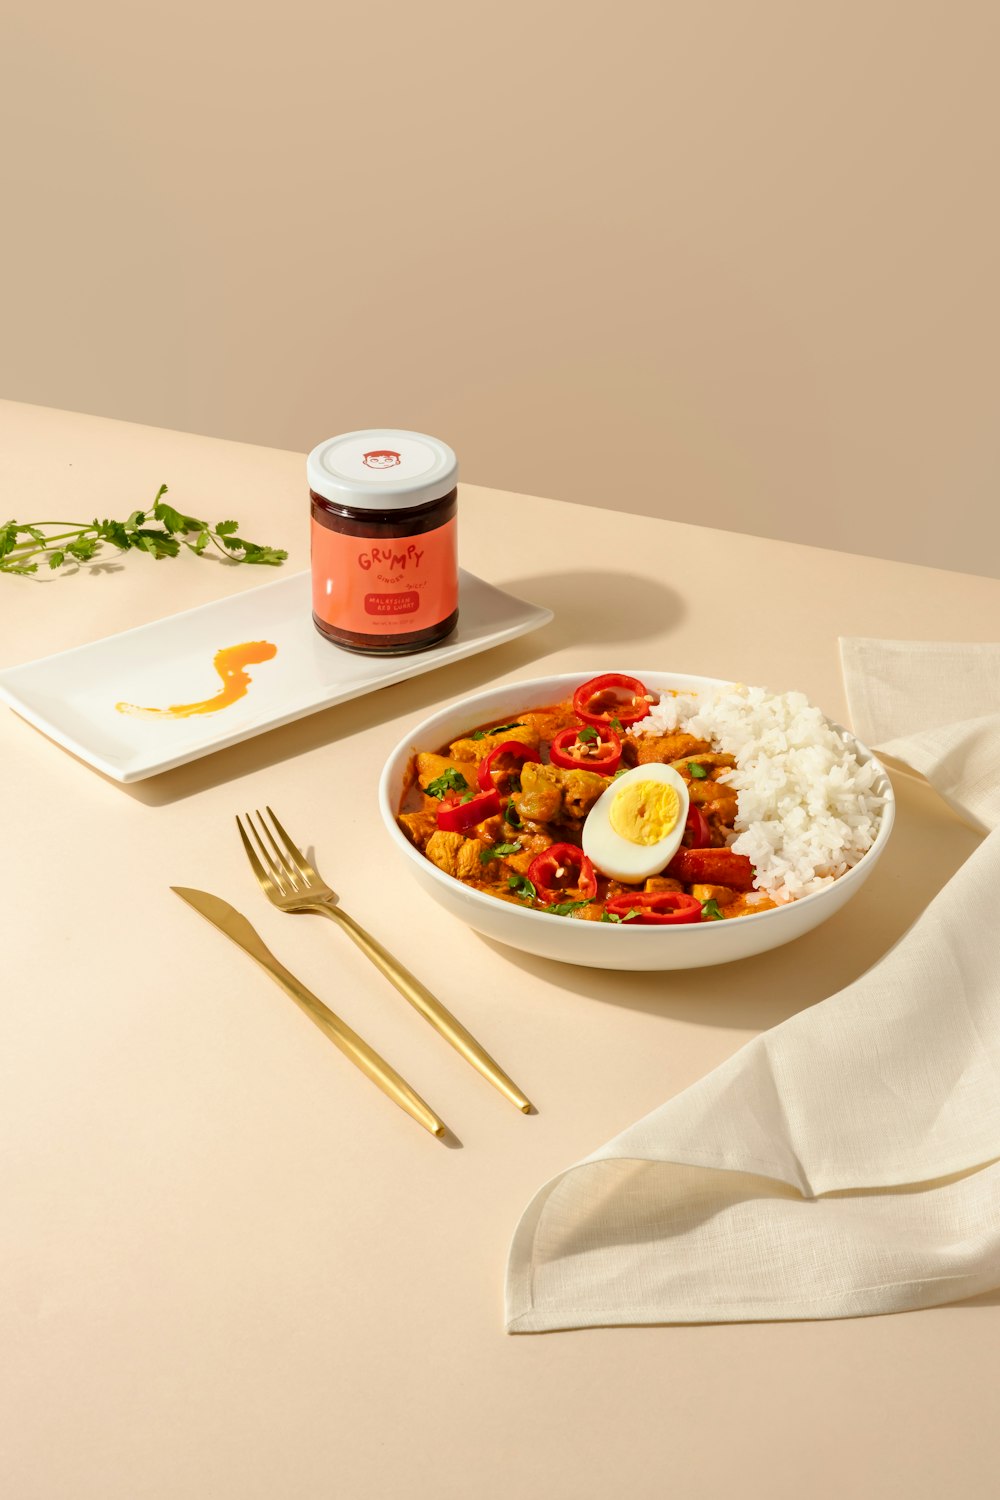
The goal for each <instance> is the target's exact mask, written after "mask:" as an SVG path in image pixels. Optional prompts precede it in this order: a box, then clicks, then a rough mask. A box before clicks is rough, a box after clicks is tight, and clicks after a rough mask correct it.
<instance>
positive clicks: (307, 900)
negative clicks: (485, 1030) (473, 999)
mask: <svg viewBox="0 0 1000 1500" xmlns="http://www.w3.org/2000/svg"><path fill="white" fill-rule="evenodd" d="M267 814H268V817H269V818H270V819H271V822H272V823H273V824H274V827H275V829H276V831H277V835H278V838H279V839H280V840H281V844H282V845H283V848H279V847H278V843H277V840H276V839H275V837H274V834H273V833H272V832H271V830H270V828H269V827H268V825H267V823H266V821H265V820H264V818H263V817H262V816H261V813H260V810H259V809H258V810H257V811H256V817H257V822H258V823H259V825H260V832H258V829H257V827H256V826H255V824H254V821H253V816H252V815H251V814H250V813H247V814H246V821H247V827H248V828H249V830H250V833H251V834H252V835H253V840H254V842H253V843H251V841H250V838H249V836H248V834H247V831H246V829H245V828H244V827H243V823H242V820H241V819H240V818H237V819H236V826H237V828H238V829H239V831H240V838H241V839H242V840H243V847H244V849H245V850H246V855H247V859H248V860H249V861H250V867H251V869H252V870H253V872H254V875H255V876H256V877H257V883H258V884H259V886H260V888H261V890H262V891H263V892H264V894H265V896H266V897H267V899H268V900H269V901H270V902H271V903H272V904H273V905H274V906H276V907H277V908H278V910H279V911H286V912H295V913H298V912H320V913H321V914H322V915H323V916H324V917H329V918H330V919H331V921H334V922H337V923H339V924H340V926H341V927H342V928H343V930H344V931H345V932H346V933H347V934H348V936H349V937H351V938H353V940H354V942H355V943H357V945H358V947H359V948H360V949H361V951H362V953H363V954H364V955H365V957H366V958H369V959H371V961H372V963H373V964H374V965H375V967H376V968H377V969H378V970H379V971H380V973H382V974H384V975H385V977H386V979H388V981H389V983H390V984H393V985H395V987H396V989H397V990H398V991H399V993H400V994H401V995H402V996H403V998H404V1000H408V1001H409V1002H410V1004H411V1005H412V1006H413V1008H414V1009H415V1010H418V1011H419V1012H420V1014H421V1015H422V1016H423V1017H424V1020H425V1021H429V1022H430V1024H431V1025H432V1026H433V1027H434V1030H435V1031H437V1032H439V1033H440V1035H441V1036H443V1037H444V1039H445V1041H447V1042H450V1043H451V1045H452V1046H453V1047H454V1048H455V1051H456V1052H459V1053H461V1055H462V1056H463V1057H464V1058H465V1060H466V1062H470V1063H471V1064H472V1066H473V1067H474V1068H476V1069H478V1071H479V1072H480V1073H482V1075H483V1077H484V1078H486V1079H488V1080H489V1082H490V1083H492V1084H493V1086H494V1088H497V1089H499V1090H500V1092H501V1094H503V1095H505V1097H506V1098H508V1099H509V1100H510V1101H511V1103H512V1104H516V1105H517V1107H518V1109H519V1110H521V1111H522V1113H523V1114H527V1113H528V1112H529V1110H530V1109H531V1107H532V1106H531V1103H530V1101H529V1100H528V1099H526V1098H525V1096H524V1094H522V1093H521V1090H520V1089H519V1088H518V1086H517V1084H516V1083H514V1082H513V1080H512V1079H510V1078H508V1077H507V1074H506V1073H505V1072H504V1071H503V1069H502V1068H501V1067H500V1066H499V1064H498V1063H496V1062H494V1060H493V1058H492V1057H490V1055H489V1053H488V1052H486V1051H484V1050H483V1048H482V1047H481V1046H480V1045H479V1043H478V1042H477V1041H476V1039H475V1037H474V1036H472V1034H471V1033H470V1032H468V1031H466V1029H465V1027H464V1026H463V1025H462V1023H461V1021H459V1020H457V1019H456V1017H455V1016H453V1015H452V1014H451V1011H449V1010H446V1009H445V1007H444V1006H443V1005H442V1004H441V1002H440V1000H437V999H435V997H434V996H433V995H432V994H431V992H430V990H428V989H427V988H426V987H425V986H424V985H422V984H421V983H420V980H419V979H417V978H416V976H415V975H413V974H411V973H410V971H409V969H405V968H404V967H403V965H402V964H401V963H400V962H399V961H398V959H395V958H393V956H392V954H391V953H389V952H388V950H387V949H385V948H383V947H382V944H381V943H380V942H378V941H377V940H376V939H375V938H373V937H372V935H371V933H369V932H366V931H365V929H364V928H363V927H362V926H361V925H360V923H358V922H355V920H354V918H353V917H351V916H348V914H347V912H346V911H344V910H343V908H342V907H340V906H339V905H338V904H337V897H336V894H335V892H334V891H332V890H331V888H330V887H329V886H328V885H327V883H326V881H325V880H323V878H322V876H321V875H320V874H319V873H318V872H317V870H316V869H315V868H314V866H313V865H311V864H310V863H309V861H308V859H307V858H306V856H305V855H304V854H303V852H302V850H301V849H299V848H297V846H296V845H295V844H293V843H292V840H291V839H290V838H289V836H288V834H287V833H286V832H285V830H284V828H282V826H281V823H280V822H279V821H278V819H277V817H276V816H275V815H274V813H273V812H272V811H271V809H270V808H267ZM261 833H262V834H263V836H264V837H263V838H262V837H261ZM265 839H266V841H267V842H266V843H265ZM254 844H256V846H257V847H256V849H255V848H254ZM268 845H270V849H268Z"/></svg>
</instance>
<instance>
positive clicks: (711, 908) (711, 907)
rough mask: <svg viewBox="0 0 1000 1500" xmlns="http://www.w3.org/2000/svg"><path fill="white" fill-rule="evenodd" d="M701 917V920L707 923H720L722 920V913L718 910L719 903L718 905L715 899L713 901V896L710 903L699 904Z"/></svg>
mask: <svg viewBox="0 0 1000 1500" xmlns="http://www.w3.org/2000/svg"><path fill="white" fill-rule="evenodd" d="M701 915H702V920H703V921H708V922H718V921H721V919H722V912H721V911H720V910H719V903H718V901H716V899H715V897H714V896H713V897H712V899H711V900H710V901H703V902H702V903H701Z"/></svg>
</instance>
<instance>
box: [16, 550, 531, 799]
mask: <svg viewBox="0 0 1000 1500" xmlns="http://www.w3.org/2000/svg"><path fill="white" fill-rule="evenodd" d="M551 619H552V611H551V610H550V609H541V608H538V607H537V606H536V605H534V604H526V603H525V602H524V601H523V600H522V599H516V598H515V597H514V596H513V594H507V593H504V591H503V590H502V589H498V588H494V587H493V585H492V584H489V583H485V582H484V581H483V579H481V578H477V577H476V576H475V574H473V573H467V572H465V570H464V569H463V570H461V571H460V573H459V620H458V627H457V629H456V630H455V631H454V633H453V634H452V635H450V636H449V637H448V639H447V640H446V641H444V642H442V644H441V645H440V646H434V647H432V648H431V649H430V650H428V651H419V652H414V653H413V654H412V655H410V656H383V657H378V656H359V655H355V654H354V653H353V652H350V651H343V650H341V649H340V648H339V647H337V646H334V645H333V644H332V643H331V642H330V641H327V640H324V638H323V637H322V636H321V635H320V634H319V632H318V631H317V629H316V627H315V625H314V624H313V622H312V581H311V577H310V574H309V572H308V571H305V572H302V573H293V574H291V575H289V576H288V577H286V578H279V579H277V580H276V581H275V582H274V583H266V584H263V585H262V586H261V587H260V588H255V589H248V590H247V591H246V592H245V593H242V594H235V595H233V596H232V597H231V598H228V599H219V600H216V601H215V602H214V603H212V604H203V605H200V606H199V607H198V608H197V609H189V610H185V611H183V613H181V614H176V615H171V616H169V617H168V618H167V619H165V620H157V621H154V622H153V623H152V624H150V625H139V626H137V627H136V628H135V629H133V630H123V631H121V632H120V634H118V635H112V636H107V637H106V638H105V639H104V640H101V641H94V642H92V643H91V644H90V645H87V646H75V647H73V648H72V649H71V650H69V651H60V652H57V653H56V654H55V655H54V656H43V657H39V658H38V660H37V661H30V662H25V663H24V664H23V665H22V666H19V667H9V668H8V669H7V670H6V671H2V672H0V701H3V702H5V703H8V704H9V705H10V707H11V708H12V709H13V710H14V712H15V713H17V714H20V716H21V717H22V718H23V719H27V721H28V723H29V724H33V725H34V726H35V728H36V729H40V730H41V731H42V733H43V734H46V735H48V736H49V738H50V739H53V740H55V742H56V744H57V745H62V746H63V748H64V749H66V750H71V751H72V752H73V754H74V755H77V756H79V757H80V759H81V760H84V761H86V762H87V763H88V764H89V765H92V766H94V767H95V768H96V769H97V770H98V771H103V772H104V774H105V775H106V776H111V777H113V778H114V780H115V781H142V780H143V779H144V778H145V777H147V776H155V775H157V774H158V773H159V772H161V771H169V770H172V769H173V768H174V767H175V766H182V765H184V764H185V763H186V762H187V761H190V760H197V759H198V757H199V756H202V755H208V754H210V753H211V752H212V751H214V750H224V749H226V748H227V747H228V746H229V745H235V744H238V743H239V742H240V741H241V740H245V739H249V738H250V736H251V735H255V734H262V733H263V732H264V731H265V730H267V729H277V728H278V727H279V725H281V724H290V723H291V722H292V720H293V719H301V718H304V717H305V715H306V714H312V713H316V712H318V711H319V710H320V709H323V708H332V707H333V706H334V705H335V704H337V703H344V702H346V701H347V700H348V699H349V698H357V697H360V696H361V695H362V694H363V693H370V692H373V691H374V690H375V689H376V688H381V687H388V686H389V685H390V684H391V683H394V682H401V681H402V680H403V679H404V678H406V677H415V676H417V675H418V674H419V673H422V672H430V671H433V669H434V668H435V667H442V666H446V665H447V664H448V663H449V662H453V661H460V660H461V659H462V658H463V657H465V656H473V655H475V654H476V652H479V651H487V650H489V649H490V647H492V646H500V645H502V644H503V643H504V642H505V641H510V640H513V639H514V638H515V637H516V636H519V635H525V634H527V632H528V631H531V630H537V629H539V627H540V626H542V625H547V624H548V622H549V621H550V620H551ZM260 640H266V641H271V642H273V644H274V645H275V646H277V648H278V651H277V655H276V656H275V657H274V659H273V660H272V661H268V662H261V663H260V664H258V665H256V666H251V667H250V668H249V673H250V676H251V678H252V683H251V686H250V689H249V692H248V693H247V694H246V695H245V696H244V697H243V698H240V699H238V700H237V702H235V703H233V704H230V705H229V707H227V708H224V709H220V710H219V711H218V712H216V713H207V714H196V715H193V716H192V717H190V718H182V719H172V718H163V719H141V718H133V717H131V716H129V715H126V714H122V713H119V712H118V711H117V709H116V708H115V704H116V703H118V702H126V703H138V704H141V705H143V706H144V707H154V708H165V707H168V706H169V705H171V704H174V703H195V702H199V701H201V700H202V699H205V698H211V697H213V696H214V695H215V694H216V693H218V692H219V691H220V690H221V684H220V681H219V677H218V675H217V673H216V672H215V670H214V668H213V666H212V661H213V658H214V656H215V653H216V652H217V651H219V650H221V649H222V648H223V647H225V646H235V645H239V644H241V643H242V642H244V641H260Z"/></svg>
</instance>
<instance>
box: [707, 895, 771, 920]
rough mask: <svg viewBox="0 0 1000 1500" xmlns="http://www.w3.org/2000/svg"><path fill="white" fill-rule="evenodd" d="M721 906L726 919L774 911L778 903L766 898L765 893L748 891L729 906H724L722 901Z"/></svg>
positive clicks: (768, 897)
mask: <svg viewBox="0 0 1000 1500" xmlns="http://www.w3.org/2000/svg"><path fill="white" fill-rule="evenodd" d="M719 905H720V907H722V915H723V916H724V917H751V916H753V914H754V913H755V912H758V911H773V910H774V908H775V907H776V906H777V905H778V903H777V901H772V900H771V898H770V896H766V895H765V894H764V892H763V891H746V892H745V893H744V894H743V895H742V896H737V898H736V900H735V901H732V902H730V904H729V905H728V906H722V903H721V901H720V903H719Z"/></svg>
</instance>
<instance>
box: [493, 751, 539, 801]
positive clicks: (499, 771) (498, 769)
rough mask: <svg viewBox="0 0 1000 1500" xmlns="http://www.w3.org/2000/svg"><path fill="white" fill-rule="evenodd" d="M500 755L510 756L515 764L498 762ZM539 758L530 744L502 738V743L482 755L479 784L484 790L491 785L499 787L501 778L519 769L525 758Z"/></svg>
mask: <svg viewBox="0 0 1000 1500" xmlns="http://www.w3.org/2000/svg"><path fill="white" fill-rule="evenodd" d="M502 755H507V756H510V757H511V759H513V760H514V761H516V762H517V764H516V765H515V766H510V765H503V764H498V762H499V761H500V757H501V756H502ZM541 758H542V757H541V756H540V755H539V753H538V751H537V750H533V749H532V747H531V746H530V745H522V744H521V741H520V740H504V742H503V744H502V745H496V746H494V748H493V749H492V750H491V751H490V753H489V755H484V756H483V758H482V760H481V761H480V762H479V785H480V787H481V788H482V789H483V791H484V792H488V791H490V790H492V788H493V787H497V788H499V786H500V782H501V780H502V779H503V777H504V776H505V775H506V774H507V773H508V772H509V771H512V770H513V771H516V770H519V769H520V768H521V766H523V765H524V763H525V761H526V760H537V761H540V760H541ZM508 790H509V789H508Z"/></svg>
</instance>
